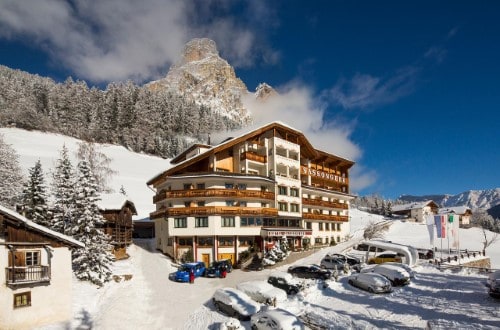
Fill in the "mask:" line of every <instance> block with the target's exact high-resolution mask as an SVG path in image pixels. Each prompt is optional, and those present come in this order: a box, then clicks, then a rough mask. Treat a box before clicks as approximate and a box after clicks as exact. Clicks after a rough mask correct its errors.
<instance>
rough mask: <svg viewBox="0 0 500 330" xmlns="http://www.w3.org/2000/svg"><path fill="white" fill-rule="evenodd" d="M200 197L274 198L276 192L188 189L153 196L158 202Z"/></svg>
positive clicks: (154, 200)
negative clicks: (168, 199)
mask: <svg viewBox="0 0 500 330" xmlns="http://www.w3.org/2000/svg"><path fill="white" fill-rule="evenodd" d="M200 197H204V198H205V197H224V198H226V197H231V198H258V199H269V200H274V192H271V191H260V190H247V189H243V190H239V189H187V190H168V191H166V192H165V191H164V192H163V193H162V194H158V195H156V196H155V197H154V198H153V202H154V203H157V202H158V201H161V200H163V199H166V198H200Z"/></svg>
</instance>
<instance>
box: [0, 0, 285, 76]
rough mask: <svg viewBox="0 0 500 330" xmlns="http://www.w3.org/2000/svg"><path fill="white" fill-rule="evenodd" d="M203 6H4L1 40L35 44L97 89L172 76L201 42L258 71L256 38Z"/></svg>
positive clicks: (161, 0)
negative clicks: (192, 44)
mask: <svg viewBox="0 0 500 330" xmlns="http://www.w3.org/2000/svg"><path fill="white" fill-rule="evenodd" d="M202 3H203V6H202V5H200V4H198V3H194V2H190V1H183V0H168V1H165V0H145V1H136V0H100V1H93V2H89V1H85V0H75V1H73V2H71V4H70V3H69V2H67V1H60V0H24V1H17V0H6V1H1V2H0V37H4V38H15V39H19V40H23V41H25V42H30V43H32V44H33V45H34V46H35V47H40V48H42V49H44V50H45V51H46V52H48V53H49V54H50V56H51V58H52V59H53V61H54V62H55V63H60V64H61V65H63V66H65V67H67V68H69V69H70V70H72V71H73V72H74V73H75V74H76V75H77V76H78V77H79V78H83V79H88V80H91V81H93V82H103V81H104V82H106V81H112V80H125V79H134V80H136V81H144V80H147V79H151V78H157V77H158V76H160V75H164V74H166V71H167V69H168V67H169V66H170V65H171V64H172V63H173V62H175V61H176V60H177V58H178V57H179V56H180V53H181V51H182V48H183V47H184V44H185V43H186V42H187V41H188V40H189V39H191V38H193V37H212V38H214V39H215V41H216V42H217V43H218V46H219V49H220V50H221V52H222V53H223V54H224V55H225V56H226V58H227V59H228V60H229V61H230V62H231V63H233V64H234V65H245V66H248V65H252V63H253V61H255V55H252V54H255V53H256V51H255V47H256V43H257V41H256V38H255V33H254V32H253V31H252V30H250V29H248V28H246V27H245V26H244V25H241V24H239V22H236V21H235V19H234V18H233V17H231V16H229V14H228V15H227V16H224V15H225V14H224V13H225V12H226V11H227V10H226V11H224V10H220V9H221V7H222V8H224V6H226V7H227V6H231V3H230V2H226V3H224V2H220V1H217V2H202ZM207 4H210V5H207ZM263 4H265V3H264V2H262V3H260V5H261V6H262V5H263ZM250 9H252V10H254V7H251V8H250ZM250 9H249V10H250ZM260 10H264V9H262V8H261V9H260ZM219 11H220V12H222V13H220V12H219ZM208 18H210V19H208ZM259 48H261V46H260V43H259V45H257V49H259ZM258 53H261V54H263V55H262V56H263V57H265V58H273V54H274V52H273V51H272V50H269V49H261V50H260V51H259V52H258ZM269 53H270V54H271V55H269ZM274 57H276V56H274Z"/></svg>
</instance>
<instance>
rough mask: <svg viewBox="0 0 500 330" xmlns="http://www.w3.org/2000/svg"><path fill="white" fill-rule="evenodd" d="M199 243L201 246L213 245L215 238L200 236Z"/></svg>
mask: <svg viewBox="0 0 500 330" xmlns="http://www.w3.org/2000/svg"><path fill="white" fill-rule="evenodd" d="M198 245H199V246H213V245H214V238H213V237H210V236H208V237H203V236H201V237H198Z"/></svg>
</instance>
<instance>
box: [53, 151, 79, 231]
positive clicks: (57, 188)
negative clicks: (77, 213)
mask: <svg viewBox="0 0 500 330" xmlns="http://www.w3.org/2000/svg"><path fill="white" fill-rule="evenodd" d="M74 184H75V174H74V170H73V166H72V165H71V161H70V159H69V154H68V148H66V146H65V145H63V147H62V150H61V152H60V157H59V159H57V161H56V168H55V171H54V173H53V174H52V191H53V194H54V198H55V200H54V207H53V218H52V223H51V226H50V227H51V229H53V230H55V231H58V232H60V233H63V234H66V233H67V232H66V225H67V224H68V223H69V222H70V219H71V213H72V207H73V204H74V200H73V198H74V193H73V191H74Z"/></svg>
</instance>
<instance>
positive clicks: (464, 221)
mask: <svg viewBox="0 0 500 330" xmlns="http://www.w3.org/2000/svg"><path fill="white" fill-rule="evenodd" d="M439 213H440V214H441V213H443V214H444V213H453V214H456V215H458V216H459V219H460V222H459V223H460V227H469V226H470V218H471V216H472V209H471V208H469V207H467V206H454V207H446V208H441V209H439Z"/></svg>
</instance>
